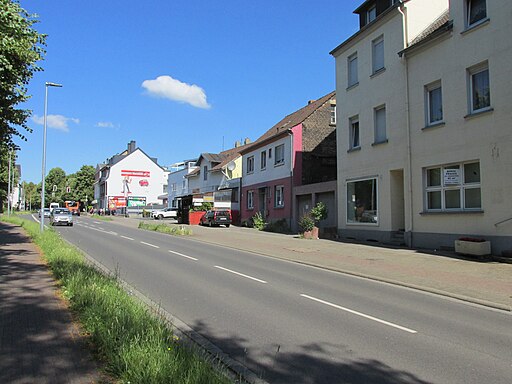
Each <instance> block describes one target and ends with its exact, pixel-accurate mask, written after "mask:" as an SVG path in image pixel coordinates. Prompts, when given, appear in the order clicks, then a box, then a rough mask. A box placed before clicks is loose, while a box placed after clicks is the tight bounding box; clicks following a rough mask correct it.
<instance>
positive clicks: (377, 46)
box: [372, 36, 384, 74]
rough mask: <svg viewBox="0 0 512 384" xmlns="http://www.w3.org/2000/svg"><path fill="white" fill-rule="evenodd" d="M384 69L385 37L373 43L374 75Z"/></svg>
mask: <svg viewBox="0 0 512 384" xmlns="http://www.w3.org/2000/svg"><path fill="white" fill-rule="evenodd" d="M383 69H384V36H380V37H378V38H376V39H375V40H373V41H372V73H373V74H375V73H377V72H379V71H381V70H383Z"/></svg>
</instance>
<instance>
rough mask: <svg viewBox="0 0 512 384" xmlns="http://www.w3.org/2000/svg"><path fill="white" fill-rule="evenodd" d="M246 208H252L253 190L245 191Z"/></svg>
mask: <svg viewBox="0 0 512 384" xmlns="http://www.w3.org/2000/svg"><path fill="white" fill-rule="evenodd" d="M247 209H254V191H247Z"/></svg>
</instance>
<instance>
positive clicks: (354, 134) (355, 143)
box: [349, 116, 361, 149]
mask: <svg viewBox="0 0 512 384" xmlns="http://www.w3.org/2000/svg"><path fill="white" fill-rule="evenodd" d="M349 124H350V127H349V129H350V133H349V140H350V146H349V149H355V148H360V145H361V144H360V143H359V117H358V116H355V117H352V118H350V120H349Z"/></svg>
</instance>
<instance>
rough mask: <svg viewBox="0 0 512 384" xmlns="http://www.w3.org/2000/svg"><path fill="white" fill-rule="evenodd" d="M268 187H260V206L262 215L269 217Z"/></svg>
mask: <svg viewBox="0 0 512 384" xmlns="http://www.w3.org/2000/svg"><path fill="white" fill-rule="evenodd" d="M267 189H268V188H267V187H263V188H259V189H258V208H259V211H260V213H261V216H263V217H264V218H265V217H267V216H266V213H267Z"/></svg>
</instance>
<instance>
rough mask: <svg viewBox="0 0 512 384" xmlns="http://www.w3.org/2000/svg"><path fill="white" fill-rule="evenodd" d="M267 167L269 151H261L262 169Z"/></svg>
mask: <svg viewBox="0 0 512 384" xmlns="http://www.w3.org/2000/svg"><path fill="white" fill-rule="evenodd" d="M266 167H267V151H261V153H260V169H265V168H266Z"/></svg>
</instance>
